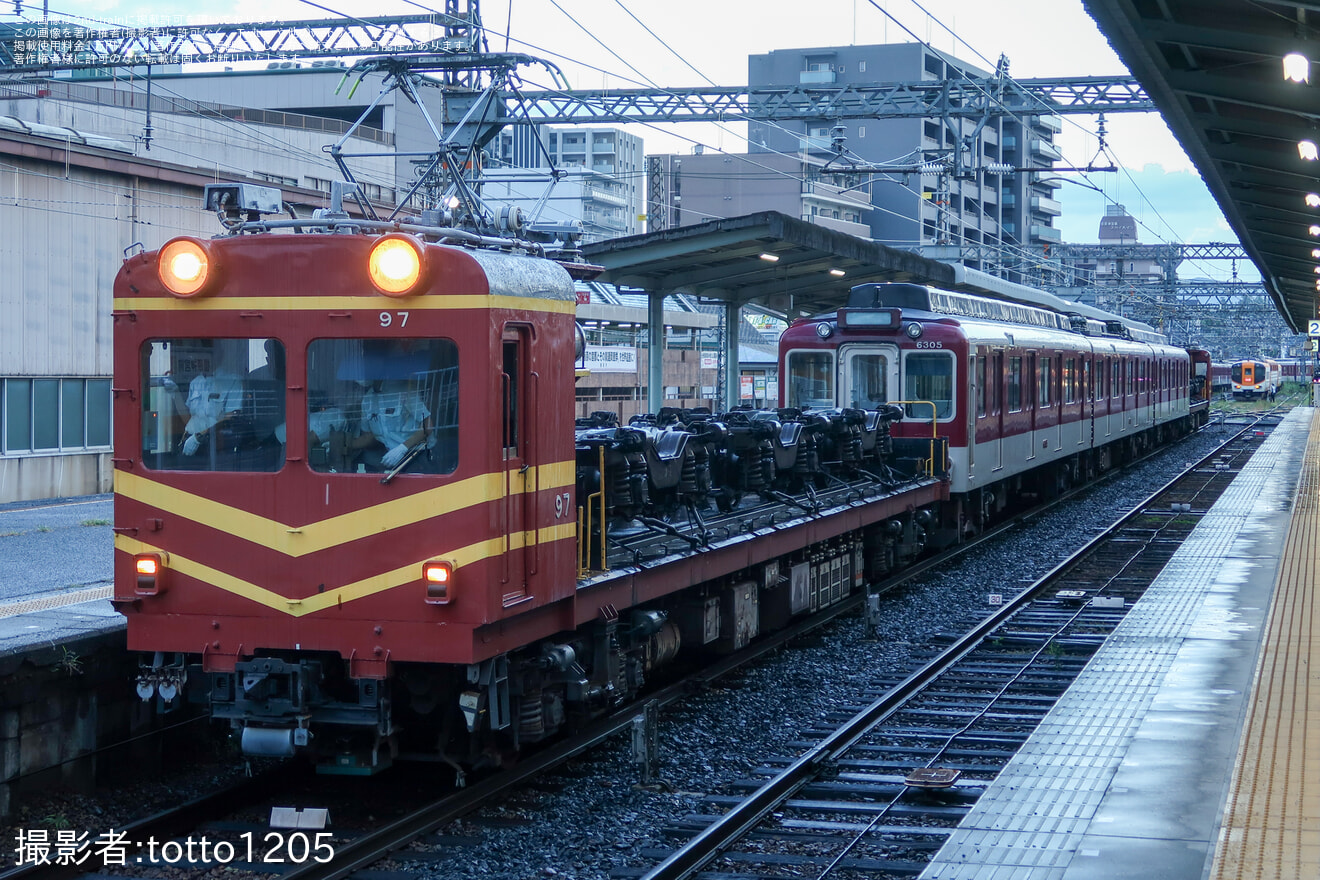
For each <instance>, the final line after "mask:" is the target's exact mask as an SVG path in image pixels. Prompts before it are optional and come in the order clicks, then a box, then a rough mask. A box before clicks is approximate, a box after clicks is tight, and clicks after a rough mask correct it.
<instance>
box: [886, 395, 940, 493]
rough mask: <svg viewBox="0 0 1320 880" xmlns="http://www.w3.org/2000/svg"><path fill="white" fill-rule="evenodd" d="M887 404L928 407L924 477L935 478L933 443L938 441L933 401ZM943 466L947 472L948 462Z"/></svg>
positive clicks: (893, 402)
mask: <svg viewBox="0 0 1320 880" xmlns="http://www.w3.org/2000/svg"><path fill="white" fill-rule="evenodd" d="M887 402H888V403H892V404H895V405H897V406H916V405H917V404H925V405H926V406H928V407H930V458H928V459H926V476H928V477H933V476H935V442H936V441H937V440H939V433H938V431H939V421H940V417H939V412H940V411H939V407H937V406H936V405H935V401H933V400H890V401H887ZM905 418H906V416H905ZM944 464H945V468H944V469H945V470H948V464H949V462H948V461H947V460H946V461H945V462H944Z"/></svg>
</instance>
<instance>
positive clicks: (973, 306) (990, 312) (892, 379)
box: [780, 284, 1209, 530]
mask: <svg viewBox="0 0 1320 880" xmlns="http://www.w3.org/2000/svg"><path fill="white" fill-rule="evenodd" d="M1077 308H1078V310H1079V311H1078V312H1074V313H1072V314H1068V313H1064V312H1060V311H1052V310H1049V309H1044V308H1038V307H1035V306H1029V305H1022V304H1018V303H1014V302H1006V301H1002V300H994V299H987V298H982V297H978V296H972V295H969V294H964V293H954V292H950V291H944V290H939V289H936V288H933V287H926V286H922V285H917V284H865V285H860V286H858V287H855V288H853V290H852V292H851V294H850V296H849V299H848V302H847V305H846V306H845V307H843V308H841V309H839V310H838V311H837V312H831V313H828V314H823V315H819V316H816V317H813V318H808V319H803V320H800V321H798V322H796V323H794V324H793V325H792V326H791V327H789V328H788V330H786V331H785V332H784V334H783V336H782V338H781V340H780V375H781V376H782V377H783V378H782V379H781V383H780V384H781V389H782V391H781V394H782V397H783V401H782V402H783V404H784V406H786V407H791V408H828V407H855V408H858V409H873V408H875V407H876V406H877V405H878V404H882V403H899V404H901V405H902V406H903V407H904V408H905V410H906V417H905V418H904V419H903V420H902V421H901V422H899V423H897V424H895V425H894V426H893V428H892V429H891V433H892V434H893V436H894V438H895V439H896V440H898V439H901V438H919V437H932V436H936V437H940V438H947V442H948V445H947V456H948V465H949V473H950V487H949V489H950V494H951V496H952V497H953V498H954V499H955V500H956V502H957V505H958V507H959V508H960V509H959V510H958V513H957V516H958V519H959V527H960V528H962V529H964V530H970V529H975V528H978V527H980V526H981V525H983V524H984V523H986V522H987V521H989V520H990V519H992V518H993V516H994V514H995V513H997V512H998V511H1000V510H1002V509H1003V508H1004V507H1005V506H1006V504H1008V503H1009V500H1010V499H1012V498H1015V497H1018V496H1020V495H1022V494H1024V493H1025V494H1028V495H1031V494H1035V493H1036V492H1038V491H1048V490H1051V489H1053V488H1058V487H1062V486H1067V485H1072V484H1076V483H1077V482H1079V481H1083V480H1086V479H1089V478H1090V477H1092V476H1094V475H1095V474H1097V473H1099V472H1100V471H1103V470H1105V469H1107V468H1108V467H1110V466H1111V465H1113V464H1115V463H1118V462H1121V461H1124V460H1127V459H1130V458H1131V457H1133V456H1135V455H1137V454H1139V453H1140V452H1142V451H1143V450H1145V449H1147V448H1149V447H1151V446H1153V445H1158V444H1159V443H1162V442H1164V441H1165V440H1167V439H1168V438H1170V437H1171V436H1174V435H1176V434H1179V433H1185V432H1187V431H1190V430H1191V429H1192V428H1193V427H1194V425H1195V424H1196V423H1198V422H1201V421H1204V419H1205V417H1206V414H1207V412H1208V399H1207V398H1205V397H1204V395H1201V396H1200V399H1198V400H1197V401H1196V406H1195V407H1193V400H1192V394H1191V385H1192V381H1191V380H1192V371H1191V365H1192V359H1193V356H1192V354H1191V353H1189V351H1188V350H1186V349H1183V348H1178V347H1175V346H1171V345H1168V344H1167V343H1166V342H1165V341H1164V337H1163V336H1161V335H1159V334H1156V333H1154V332H1153V331H1150V330H1148V329H1143V327H1141V326H1133V325H1132V324H1130V323H1125V322H1121V321H1119V320H1117V319H1116V318H1113V317H1112V316H1110V317H1111V320H1107V321H1105V320H1100V319H1099V317H1088V316H1087V315H1086V314H1083V313H1081V312H1082V311H1087V312H1089V313H1090V314H1091V315H1093V316H1098V315H1102V314H1103V313H1098V312H1095V311H1094V310H1087V309H1085V307H1081V306H1078V307H1077ZM1202 354H1203V355H1205V357H1204V360H1205V361H1206V362H1207V364H1208V361H1209V356H1208V354H1205V353H1204V352H1202ZM1202 384H1204V383H1202Z"/></svg>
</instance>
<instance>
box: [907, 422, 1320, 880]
mask: <svg viewBox="0 0 1320 880" xmlns="http://www.w3.org/2000/svg"><path fill="white" fill-rule="evenodd" d="M1317 492H1320V409H1315V408H1312V407H1304V408H1297V409H1294V410H1292V412H1291V413H1289V415H1288V416H1287V417H1286V418H1285V419H1284V420H1283V422H1282V423H1281V424H1280V425H1279V427H1278V428H1276V429H1275V430H1274V432H1273V433H1272V434H1271V435H1270V436H1269V437H1268V438H1266V440H1265V442H1264V443H1263V444H1262V446H1261V447H1260V449H1259V450H1258V451H1257V452H1256V454H1255V455H1254V456H1253V457H1252V458H1251V460H1250V462H1248V463H1247V465H1246V466H1244V467H1243V469H1242V470H1241V472H1240V473H1239V474H1238V476H1237V477H1236V478H1235V479H1234V481H1233V483H1232V484H1231V485H1230V486H1229V489H1228V491H1227V492H1226V493H1225V494H1224V495H1223V496H1222V497H1221V498H1220V500H1219V501H1218V502H1217V503H1216V504H1215V505H1214V507H1213V508H1212V509H1211V510H1210V511H1209V512H1208V513H1207V514H1206V515H1205V516H1204V518H1203V519H1202V520H1201V522H1200V524H1199V525H1198V526H1197V527H1196V529H1195V530H1194V531H1193V533H1192V535H1191V536H1190V537H1189V539H1188V540H1187V542H1186V543H1185V544H1184V545H1183V546H1182V548H1181V549H1180V550H1179V551H1178V552H1177V554H1175V556H1174V557H1173V559H1172V560H1170V562H1169V564H1168V566H1167V567H1166V568H1165V569H1164V571H1163V572H1162V573H1161V574H1160V576H1159V578H1158V579H1157V580H1156V582H1155V583H1154V584H1153V585H1152V587H1151V588H1150V589H1149V590H1148V591H1147V593H1146V595H1145V596H1143V597H1142V599H1141V600H1140V601H1139V602H1137V603H1136V604H1135V605H1134V606H1133V607H1132V609H1131V610H1130V611H1129V612H1128V615H1127V617H1126V618H1125V619H1124V621H1123V623H1122V624H1121V625H1120V626H1119V628H1118V630H1117V631H1116V632H1115V633H1114V634H1113V636H1112V637H1111V638H1110V639H1109V640H1108V641H1107V642H1106V644H1105V645H1104V646H1103V647H1102V648H1101V649H1100V651H1098V652H1097V653H1096V655H1095V657H1094V658H1093V659H1092V660H1091V662H1090V663H1089V664H1088V665H1087V668H1086V669H1085V670H1084V672H1083V673H1082V675H1081V677H1080V678H1078V680H1077V681H1076V682H1074V684H1073V685H1072V687H1071V688H1070V689H1069V690H1068V691H1067V693H1066V694H1064V696H1063V698H1062V699H1060V701H1059V702H1058V703H1057V704H1056V705H1055V707H1054V709H1053V710H1052V711H1051V712H1050V713H1049V715H1047V716H1046V718H1045V720H1044V722H1043V723H1042V724H1041V726H1040V727H1039V728H1038V729H1037V730H1036V732H1035V733H1034V734H1032V736H1031V737H1030V738H1029V739H1028V741H1027V743H1026V744H1025V745H1024V746H1023V748H1022V749H1021V750H1020V751H1019V752H1018V754H1017V756H1016V757H1014V758H1013V760H1012V761H1010V762H1009V764H1008V766H1007V767H1005V769H1004V771H1003V772H1002V773H1000V775H999V777H998V778H997V779H996V780H995V782H994V783H992V785H991V786H990V787H989V789H987V791H986V792H985V794H984V795H983V796H982V797H981V798H980V800H979V801H978V802H977V804H976V805H975V807H973V808H972V811H971V812H970V813H969V814H968V816H967V817H966V818H965V819H964V820H963V822H962V823H961V825H960V826H959V827H958V829H957V830H956V831H955V832H954V833H953V834H952V835H951V836H950V838H949V840H948V842H947V843H946V844H945V845H944V846H943V847H942V848H941V850H940V851H939V853H938V854H937V856H936V858H935V859H934V860H933V861H932V862H931V863H930V864H929V865H927V867H926V869H925V870H924V871H923V872H922V873H921V875H920V877H921V880H1010V878H1011V880H1121V878H1141V880H1150V878H1160V880H1238V878H1247V877H1250V878H1252V880H1302V878H1316V877H1320V675H1315V676H1308V669H1320V631H1318V630H1317V628H1316V623H1317V620H1320V592H1318V589H1320V583H1317V579H1318V572H1317V568H1320V500H1318V499H1317V497H1316V493H1317Z"/></svg>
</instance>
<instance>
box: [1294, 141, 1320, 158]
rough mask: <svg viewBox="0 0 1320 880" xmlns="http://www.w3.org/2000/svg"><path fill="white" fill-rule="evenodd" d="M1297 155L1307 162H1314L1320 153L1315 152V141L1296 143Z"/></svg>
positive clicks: (1319, 156)
mask: <svg viewBox="0 0 1320 880" xmlns="http://www.w3.org/2000/svg"><path fill="white" fill-rule="evenodd" d="M1297 155H1299V156H1301V157H1302V158H1303V159H1305V160H1306V161H1308V162H1314V161H1315V160H1316V159H1317V158H1320V152H1317V151H1316V148H1315V141H1298V142H1297Z"/></svg>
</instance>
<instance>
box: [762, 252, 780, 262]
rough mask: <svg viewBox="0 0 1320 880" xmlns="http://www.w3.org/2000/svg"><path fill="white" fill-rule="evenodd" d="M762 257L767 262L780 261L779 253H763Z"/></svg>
mask: <svg viewBox="0 0 1320 880" xmlns="http://www.w3.org/2000/svg"><path fill="white" fill-rule="evenodd" d="M761 259H763V260H765V261H766V262H767V263H778V262H779V255H778V254H761Z"/></svg>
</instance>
